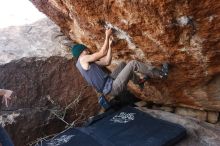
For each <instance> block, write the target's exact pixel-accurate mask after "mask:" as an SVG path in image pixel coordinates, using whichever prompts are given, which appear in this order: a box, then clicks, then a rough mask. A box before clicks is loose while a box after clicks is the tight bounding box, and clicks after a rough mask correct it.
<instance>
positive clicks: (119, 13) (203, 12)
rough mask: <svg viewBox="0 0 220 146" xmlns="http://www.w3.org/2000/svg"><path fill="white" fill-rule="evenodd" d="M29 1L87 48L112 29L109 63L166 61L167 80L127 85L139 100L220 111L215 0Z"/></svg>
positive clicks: (219, 18) (219, 8) (219, 20)
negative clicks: (106, 29)
mask: <svg viewBox="0 0 220 146" xmlns="http://www.w3.org/2000/svg"><path fill="white" fill-rule="evenodd" d="M31 2H32V3H33V4H34V5H35V6H36V7H37V8H38V9H39V10H40V11H41V12H43V13H45V14H46V15H47V16H48V17H49V18H50V19H51V20H53V21H54V22H55V23H56V24H57V25H59V26H60V28H61V30H62V31H63V32H64V33H65V34H66V35H68V36H69V37H70V38H71V39H72V40H75V41H76V42H79V43H84V44H85V45H87V46H88V47H89V48H90V49H91V51H97V50H98V49H99V48H100V47H101V46H102V44H103V41H104V27H113V28H114V29H115V30H116V32H115V39H116V41H117V44H116V45H115V46H114V49H113V65H114V64H117V63H118V62H119V61H120V60H126V61H129V60H132V59H137V60H140V61H143V62H148V63H149V62H150V63H152V65H155V66H158V67H159V66H160V65H161V64H162V63H163V62H168V63H169V64H170V66H171V68H170V74H169V77H168V79H167V80H160V79H158V80H153V79H152V80H150V81H149V84H147V85H146V86H145V89H144V90H143V91H140V90H138V89H137V88H135V87H134V86H133V85H131V86H130V87H131V89H133V90H132V92H134V93H135V95H137V96H138V97H140V98H142V99H143V100H146V101H153V102H155V103H161V104H167V105H173V106H183V107H190V108H196V109H201V110H213V111H220V60H219V57H220V50H219V48H220V43H219V42H220V41H219V39H220V33H219V32H220V25H219V24H220V3H219V0H202V1H198V0H180V1H176V0H154V1H126V0H120V1H119V0H60V1H55V0H31ZM113 65H112V66H113ZM112 66H110V67H109V68H110V69H112Z"/></svg>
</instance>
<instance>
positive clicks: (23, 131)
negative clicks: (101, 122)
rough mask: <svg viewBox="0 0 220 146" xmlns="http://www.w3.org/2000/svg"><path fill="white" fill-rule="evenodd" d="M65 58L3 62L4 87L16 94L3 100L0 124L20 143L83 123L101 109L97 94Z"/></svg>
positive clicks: (1, 79)
mask: <svg viewBox="0 0 220 146" xmlns="http://www.w3.org/2000/svg"><path fill="white" fill-rule="evenodd" d="M74 63H75V61H74V60H68V59H67V58H64V57H50V58H45V59H42V58H36V57H34V58H23V59H21V60H17V61H12V62H10V63H8V64H4V65H0V88H4V89H11V90H13V91H14V94H15V95H16V97H13V99H12V101H10V104H9V107H8V108H6V107H5V106H4V105H3V104H2V103H0V109H1V110H0V115H1V116H0V124H2V125H4V126H5V128H6V130H7V131H8V132H9V135H10V136H11V138H12V140H13V142H14V144H15V145H16V146H26V145H28V144H30V142H32V141H34V140H36V139H37V138H43V137H45V136H49V135H51V134H55V133H58V132H60V131H62V130H63V129H64V128H65V126H80V125H81V124H82V123H83V122H85V121H86V119H88V117H90V116H93V115H95V113H96V112H98V110H99V108H100V107H99V106H98V104H97V98H96V93H95V92H94V90H93V89H92V88H91V87H89V86H88V85H87V83H86V82H85V81H84V79H83V78H82V77H81V76H80V73H79V72H78V70H77V69H76V67H75V65H74Z"/></svg>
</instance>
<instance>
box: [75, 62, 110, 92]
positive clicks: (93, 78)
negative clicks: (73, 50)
mask: <svg viewBox="0 0 220 146" xmlns="http://www.w3.org/2000/svg"><path fill="white" fill-rule="evenodd" d="M76 67H77V68H78V70H79V71H80V73H81V75H82V76H83V77H84V78H85V80H86V81H87V82H88V83H89V84H90V85H91V86H93V87H94V88H95V89H96V90H97V91H98V92H100V93H103V94H104V95H106V94H108V93H109V92H110V91H111V90H112V83H113V79H112V78H111V77H110V76H109V75H108V74H107V73H105V72H104V71H103V70H102V69H101V67H100V66H99V65H98V64H96V63H90V64H89V69H88V70H85V69H83V68H82V66H81V64H80V61H79V59H78V61H77V63H76Z"/></svg>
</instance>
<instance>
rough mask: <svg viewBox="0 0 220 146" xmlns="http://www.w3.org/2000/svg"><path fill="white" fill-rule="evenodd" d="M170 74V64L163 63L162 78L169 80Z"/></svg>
mask: <svg viewBox="0 0 220 146" xmlns="http://www.w3.org/2000/svg"><path fill="white" fill-rule="evenodd" d="M168 72H169V64H168V63H163V65H162V68H161V73H160V75H161V78H162V79H163V78H167V76H168Z"/></svg>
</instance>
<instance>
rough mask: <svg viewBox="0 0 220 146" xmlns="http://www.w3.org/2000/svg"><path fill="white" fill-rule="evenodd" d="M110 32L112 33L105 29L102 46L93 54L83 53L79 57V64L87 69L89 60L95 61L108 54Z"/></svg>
mask: <svg viewBox="0 0 220 146" xmlns="http://www.w3.org/2000/svg"><path fill="white" fill-rule="evenodd" d="M111 34H112V30H111V29H107V30H106V32H105V42H104V45H103V46H102V48H101V49H100V50H99V51H98V52H96V53H93V54H84V55H82V56H80V57H79V61H80V64H81V65H82V67H83V68H84V69H88V67H89V63H90V62H96V61H98V60H100V59H101V58H103V57H104V56H106V55H107V54H108V50H109V38H110V36H111ZM83 53H84V52H83Z"/></svg>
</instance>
